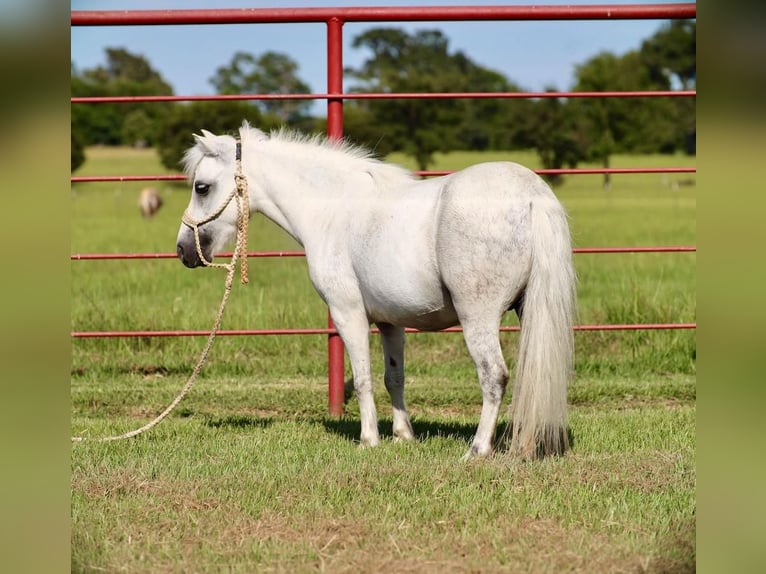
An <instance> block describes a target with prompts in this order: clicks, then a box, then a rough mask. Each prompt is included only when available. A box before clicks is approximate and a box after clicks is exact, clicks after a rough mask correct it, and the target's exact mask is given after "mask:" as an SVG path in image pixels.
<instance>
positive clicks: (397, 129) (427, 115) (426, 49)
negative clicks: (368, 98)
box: [346, 28, 468, 169]
mask: <svg viewBox="0 0 766 574" xmlns="http://www.w3.org/2000/svg"><path fill="white" fill-rule="evenodd" d="M448 43H449V41H448V40H447V38H446V37H445V36H444V35H443V34H442V33H441V32H440V31H438V30H420V31H418V32H416V33H415V34H414V35H413V36H410V35H408V34H407V33H406V32H404V31H403V30H400V29H396V28H375V29H372V30H368V31H367V32H364V33H363V34H360V35H359V36H357V37H356V38H354V40H353V46H354V47H355V48H366V49H368V50H369V51H370V52H371V53H372V55H371V57H370V58H368V59H367V60H366V61H365V62H364V63H363V64H362V66H361V67H360V68H358V69H348V70H346V72H347V74H348V75H349V76H350V77H351V78H354V79H356V80H358V81H359V83H358V84H356V85H355V86H352V87H351V91H352V92H353V91H356V92H390V93H395V92H420V93H432V92H446V91H450V90H460V88H461V87H462V85H463V83H462V79H461V77H460V66H459V64H458V60H457V59H456V58H455V57H454V56H452V55H450V53H449V50H448ZM467 61H468V60H467V58H464V57H462V59H461V60H460V63H463V64H465V63H466V62H467ZM464 104H465V103H464V102H463V101H460V100H440V101H436V100H415V99H405V100H378V101H374V102H360V103H358V104H357V105H358V106H359V107H360V108H362V109H363V110H364V111H366V112H367V113H368V114H369V116H370V117H371V118H373V123H374V125H375V127H376V128H377V131H379V133H380V135H379V138H380V140H381V141H384V142H385V145H390V146H391V147H392V148H393V149H398V150H401V151H403V152H405V153H407V154H408V155H411V156H412V157H414V158H415V161H416V162H417V164H418V167H419V168H420V169H426V168H427V167H428V165H429V164H430V163H431V161H432V156H433V153H434V152H436V151H446V150H448V149H452V148H453V147H454V146H455V144H456V142H457V134H458V130H457V126H458V125H459V124H460V122H461V119H462V117H463V115H462V112H463V110H464V109H465V105H464Z"/></svg>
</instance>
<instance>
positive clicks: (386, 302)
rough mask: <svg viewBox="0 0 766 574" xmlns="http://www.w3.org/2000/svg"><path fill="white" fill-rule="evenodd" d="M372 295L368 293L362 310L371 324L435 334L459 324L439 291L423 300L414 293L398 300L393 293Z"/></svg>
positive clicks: (450, 305)
mask: <svg viewBox="0 0 766 574" xmlns="http://www.w3.org/2000/svg"><path fill="white" fill-rule="evenodd" d="M375 295H376V294H375V293H374V292H371V291H368V292H367V296H366V297H365V308H366V311H367V316H368V318H369V319H370V322H373V323H390V324H392V325H397V326H400V327H412V328H415V329H422V330H425V331H438V330H440V329H445V328H447V327H452V326H453V325H457V323H458V319H457V314H456V313H455V308H454V307H453V305H452V301H451V299H450V297H449V294H447V293H446V291H445V290H443V289H442V288H439V289H438V290H437V291H436V292H431V293H429V294H427V296H422V297H415V296H414V295H415V293H413V292H409V293H407V294H402V296H401V297H396V296H395V293H392V292H387V293H386V294H385V295H384V296H380V297H376V296H375ZM380 295H382V294H380ZM422 295H425V294H422Z"/></svg>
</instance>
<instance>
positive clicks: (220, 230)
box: [176, 123, 257, 267]
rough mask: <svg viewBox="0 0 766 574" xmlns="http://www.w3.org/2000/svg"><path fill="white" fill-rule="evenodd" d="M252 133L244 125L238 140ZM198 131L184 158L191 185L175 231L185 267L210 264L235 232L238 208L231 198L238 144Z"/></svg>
mask: <svg viewBox="0 0 766 574" xmlns="http://www.w3.org/2000/svg"><path fill="white" fill-rule="evenodd" d="M251 130H252V128H250V127H249V126H248V125H247V123H245V124H243V126H242V128H241V129H240V138H242V136H244V135H245V134H246V133H247V132H249V131H251ZM201 131H202V135H197V134H194V139H195V140H196V143H195V145H194V146H193V147H191V148H189V150H187V152H186V154H185V155H184V171H185V172H186V175H187V177H188V178H189V180H190V181H191V182H192V192H191V200H190V201H189V206H188V207H187V208H186V211H185V212H184V215H183V218H182V223H181V227H180V229H179V230H178V239H177V242H176V253H177V254H178V258H179V259H180V260H181V261H182V262H183V264H184V265H186V266H187V267H199V266H200V265H205V264H206V262H210V261H212V260H213V254H214V253H216V252H218V251H219V250H220V249H221V248H222V247H223V246H224V245H225V244H226V243H227V242H228V241H229V240H230V239H232V238H233V237H234V235H235V234H236V231H237V205H236V201H232V199H233V196H234V193H235V189H236V183H235V179H234V175H235V173H236V165H237V159H236V158H237V148H238V146H241V143H240V142H238V141H237V140H236V139H235V138H233V137H231V136H228V135H223V136H217V135H215V134H212V133H210V132H209V131H207V130H201ZM256 131H257V130H256ZM240 149H241V148H240ZM195 228H196V230H197V236H198V238H199V249H198V246H197V239H196V238H195ZM200 252H201V255H202V257H200Z"/></svg>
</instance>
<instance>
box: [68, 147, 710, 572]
mask: <svg viewBox="0 0 766 574" xmlns="http://www.w3.org/2000/svg"><path fill="white" fill-rule="evenodd" d="M87 154H88V161H87V163H86V164H85V165H84V166H83V168H82V169H81V170H80V171H79V172H78V174H77V175H95V174H145V173H163V172H164V170H163V169H162V168H161V167H160V165H159V162H158V161H157V159H156V157H155V156H154V154H153V152H151V151H150V150H149V151H147V150H143V151H136V150H125V149H118V150H113V149H96V148H94V149H89V150H88V151H87ZM500 158H502V159H513V160H515V161H519V162H520V163H524V164H526V165H529V166H530V167H536V165H537V160H536V157H535V156H534V155H533V154H530V153H513V154H497V155H496V156H494V157H492V156H490V155H489V154H472V153H454V154H449V155H447V156H439V157H438V158H437V159H438V165H436V166H435V168H436V169H455V168H459V167H462V166H464V165H468V164H471V163H475V162H478V161H482V160H487V159H500ZM391 159H393V160H394V161H397V162H400V163H406V162H405V161H404V159H403V158H401V157H399V158H397V157H394V158H391ZM693 163H694V159H693V158H691V159H690V158H684V157H664V156H651V157H616V158H614V159H613V166H615V167H634V166H639V165H650V166H659V165H689V164H692V165H693ZM688 177H689V176H688V175H679V176H675V175H669V176H663V175H622V176H614V178H613V183H612V188H611V190H610V191H605V190H604V189H603V187H602V186H601V176H570V177H567V178H565V181H564V183H563V185H561V186H560V187H558V188H557V189H556V193H557V194H558V195H559V197H560V198H561V200H562V202H563V203H564V204H565V206H566V207H567V209H568V211H569V213H570V222H571V227H572V232H573V236H574V240H575V244H576V245H577V246H582V247H586V246H629V245H693V244H694V243H695V241H696V240H695V237H696V215H695V210H696V193H695V188H694V187H690V186H682V187H679V188H677V189H673V186H672V185H671V183H672V181H673V180H674V179H687V178H688ZM143 185H145V184H140V183H126V182H120V183H100V184H82V185H75V186H73V189H72V196H71V219H72V232H71V249H72V252H73V253H88V252H142V251H160V252H170V251H173V250H174V245H175V236H176V233H177V230H178V225H179V221H180V215H181V213H182V211H183V209H184V207H185V205H186V203H187V201H188V193H189V192H188V190H187V188H186V186H182V185H178V186H173V185H167V184H162V183H160V184H158V185H157V186H156V187H158V188H159V189H160V192H161V194H162V196H163V198H164V199H165V205H164V207H163V208H162V209H161V210H160V212H159V213H158V215H157V216H156V217H155V218H154V219H152V220H143V219H141V217H140V215H139V212H138V207H137V199H138V191H139V190H140V188H141V187H142V186H143ZM250 248H251V249H254V250H255V249H257V250H269V249H293V248H295V245H294V244H293V243H292V241H291V240H290V239H289V238H288V237H286V236H285V235H284V234H283V233H282V232H281V231H280V230H278V229H276V228H275V227H274V226H273V225H271V224H270V223H269V222H267V221H265V220H263V219H262V218H260V217H257V218H254V220H253V222H252V224H251V231H250ZM575 264H576V267H577V272H578V276H579V297H578V298H579V305H580V317H579V322H580V323H632V322H642V323H643V322H692V321H695V320H696V295H695V289H696V279H695V276H696V256H695V255H694V254H690V253H668V254H630V255H611V254H610V255H585V254H583V255H577V256H576V259H575ZM71 275H72V305H71V307H72V311H71V314H72V328H73V330H78V331H80V330H128V329H131V330H132V329H142V330H143V329H179V328H181V329H187V328H195V329H209V328H210V326H211V324H212V321H213V318H214V315H215V312H216V309H217V306H218V303H219V301H220V297H221V295H222V292H223V272H217V271H214V270H194V271H190V270H187V269H185V268H184V267H183V266H182V265H181V264H180V263H178V262H177V261H175V260H160V261H127V262H126V261H101V262H78V261H74V262H72V274H71ZM514 320H515V318H514V317H512V316H509V317H508V320H507V321H508V323H513V322H514ZM325 323H326V309H325V308H324V307H323V305H322V303H321V301H320V300H319V298H318V296H317V295H316V294H315V293H314V292H313V289H312V287H311V285H310V284H309V281H308V278H307V273H306V269H305V263H304V262H303V260H302V259H258V260H251V262H250V284H249V285H248V286H246V287H242V286H235V289H234V292H233V293H232V297H231V300H230V304H229V308H228V309H227V312H226V317H225V320H224V328H271V327H273V328H285V327H312V326H314V327H321V326H324V325H325ZM516 338H517V335H515V334H513V333H509V334H504V335H503V341H504V348H505V349H506V356H507V358H508V360H509V363H510V365H511V367H513V364H514V362H515V355H514V353H515V350H514V349H515V344H516ZM203 343H204V341H203V340H202V339H199V338H178V339H165V338H155V339H151V338H139V339H110V340H95V339H94V340H82V339H78V340H75V341H73V345H72V347H73V349H72V432H73V433H77V434H84V435H86V436H93V437H98V436H103V435H106V434H114V433H120V432H123V431H125V430H130V429H133V428H135V427H138V426H140V425H141V424H143V423H145V422H146V421H147V420H149V419H150V418H152V417H153V416H154V415H156V414H157V413H158V412H159V411H160V410H162V408H164V406H165V405H166V404H167V403H168V402H169V401H170V400H171V399H172V398H173V396H175V394H176V393H177V391H178V390H179V389H180V387H181V386H182V385H183V383H184V381H185V380H186V377H187V376H188V374H189V373H190V371H191V368H192V367H193V364H194V362H195V361H196V358H197V354H198V353H199V351H200V349H201V347H202V345H203ZM376 344H377V341H375V340H374V339H373V345H376ZM407 348H408V355H407V360H408V369H407V373H408V390H407V398H408V404H409V407H410V410H411V414H412V418H413V425H414V428H415V432H416V434H417V435H418V439H419V440H418V441H416V443H414V444H407V445H403V444H397V443H394V442H393V441H392V440H390V436H391V419H390V415H391V411H390V405H389V403H388V398H387V396H386V393H385V389H384V388H383V385H382V371H383V367H382V361H381V360H380V358H379V356H378V355H379V353H374V354H373V358H374V359H375V362H374V363H373V370H374V374H375V376H376V377H377V379H378V380H379V381H380V384H379V385H378V388H377V389H376V398H377V402H378V409H379V414H380V415H381V418H382V420H381V431H382V434H383V437H384V441H383V444H382V445H381V447H380V448H378V449H372V450H360V449H358V448H357V447H356V445H355V442H354V441H355V440H356V438H357V436H358V432H359V420H358V410H357V408H356V404H355V402H354V401H353V400H352V401H351V402H349V404H348V406H347V412H346V415H344V416H343V417H342V418H340V419H335V418H331V417H328V416H327V415H326V401H327V399H326V340H325V338H324V337H322V336H301V337H256V338H240V337H228V338H223V337H222V338H219V339H218V340H216V343H215V345H214V346H213V350H212V352H211V354H210V358H209V361H208V365H207V366H206V367H205V369H204V370H203V373H202V375H201V377H200V380H199V382H198V383H197V386H196V387H195V389H194V390H193V391H192V393H191V394H190V395H189V396H188V397H187V398H186V399H185V400H184V402H182V403H181V405H180V406H179V407H178V409H177V411H176V412H174V414H173V415H171V417H170V418H169V419H167V420H166V421H165V422H163V423H162V424H161V425H160V426H159V427H157V428H156V429H154V430H153V431H151V432H150V433H149V434H147V435H143V436H141V437H138V438H137V439H134V440H130V441H122V442H117V443H107V444H98V443H82V444H76V445H74V446H73V449H72V569H73V571H77V572H101V571H110V572H111V571H125V572H149V571H151V572H211V571H232V572H253V571H258V572H313V571H329V572H351V571H354V572H358V571H362V572H373V571H381V570H389V571H400V572H435V571H441V572H479V571H481V572H500V571H534V572H560V571H575V572H593V571H607V572H623V571H625V572H628V571H629V572H635V571H648V572H660V571H662V572H684V571H693V570H694V566H695V554H696V553H695V531H696V529H695V522H696V518H695V513H696V510H695V509H696V503H695V482H696V467H695V435H696V433H695V418H696V374H695V362H696V344H695V334H694V332H693V331H692V332H690V331H661V332H636V333H625V332H616V333H603V332H596V333H578V334H577V335H576V350H577V359H576V379H575V381H574V383H573V384H572V386H571V388H570V392H569V402H570V405H571V415H570V418H571V427H572V432H573V434H574V437H575V446H574V449H573V451H572V452H571V453H570V454H568V455H567V456H566V457H564V458H563V459H559V460H547V461H541V462H534V463H519V462H516V461H513V460H508V459H507V458H506V457H503V456H496V457H495V458H493V459H491V460H488V461H481V462H476V463H471V464H460V463H459V462H458V459H459V457H460V456H461V455H462V453H463V452H464V451H465V450H466V449H467V447H468V444H469V442H470V438H471V436H472V434H473V432H474V430H475V425H476V423H477V421H478V412H479V407H480V401H481V398H480V391H479V388H478V384H477V383H476V375H475V371H474V368H473V365H472V364H471V361H470V358H469V357H468V354H467V352H466V351H465V348H464V345H463V342H462V339H461V338H460V336H459V335H444V334H416V335H411V336H410V337H409V338H408V347H407ZM503 421H505V418H503Z"/></svg>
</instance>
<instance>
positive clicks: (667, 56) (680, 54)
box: [640, 20, 697, 90]
mask: <svg viewBox="0 0 766 574" xmlns="http://www.w3.org/2000/svg"><path fill="white" fill-rule="evenodd" d="M640 52H641V59H642V62H643V64H644V65H645V66H646V67H647V68H648V70H649V74H650V75H651V77H652V79H653V80H654V81H655V82H657V83H658V84H665V85H666V86H667V87H668V88H670V87H672V85H673V84H674V83H676V82H677V83H678V85H679V86H680V87H681V89H683V90H690V89H692V88H694V86H696V84H697V23H696V22H695V21H694V20H672V21H671V22H670V23H668V24H666V25H664V26H662V27H661V28H660V29H659V30H658V31H657V33H656V34H654V35H653V36H652V37H651V38H648V39H647V40H645V41H644V42H643V43H642V44H641V50H640Z"/></svg>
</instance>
